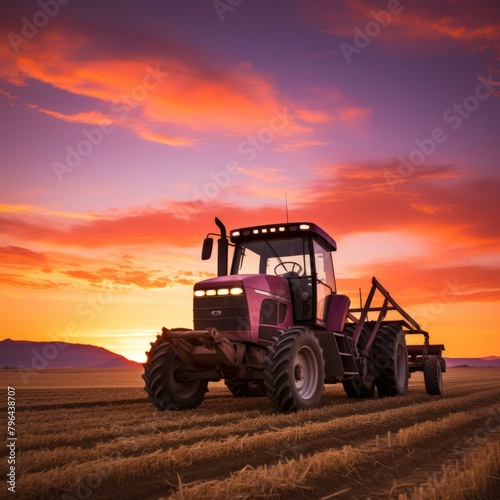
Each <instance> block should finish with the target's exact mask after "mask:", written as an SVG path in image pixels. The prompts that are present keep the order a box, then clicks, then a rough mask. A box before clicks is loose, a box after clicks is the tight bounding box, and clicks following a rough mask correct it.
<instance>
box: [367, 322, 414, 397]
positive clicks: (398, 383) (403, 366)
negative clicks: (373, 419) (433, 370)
mask: <svg viewBox="0 0 500 500" xmlns="http://www.w3.org/2000/svg"><path fill="white" fill-rule="evenodd" d="M374 363H375V372H376V379H375V385H376V386H377V392H378V395H379V397H381V398H383V397H386V396H406V394H408V374H409V370H408V347H407V346H406V339H405V334H404V332H403V330H402V329H401V327H400V326H399V325H396V324H393V325H386V326H381V327H380V329H379V331H378V333H377V337H376V338H375V343H374Z"/></svg>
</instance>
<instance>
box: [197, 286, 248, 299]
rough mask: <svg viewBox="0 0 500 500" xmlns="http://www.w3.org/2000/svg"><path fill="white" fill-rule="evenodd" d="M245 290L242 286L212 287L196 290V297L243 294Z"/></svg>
mask: <svg viewBox="0 0 500 500" xmlns="http://www.w3.org/2000/svg"><path fill="white" fill-rule="evenodd" d="M244 293H245V290H244V289H243V288H242V287H240V286H234V287H232V288H211V289H210V290H195V292H194V296H195V297H214V296H216V295H223V296H224V295H243V294H244Z"/></svg>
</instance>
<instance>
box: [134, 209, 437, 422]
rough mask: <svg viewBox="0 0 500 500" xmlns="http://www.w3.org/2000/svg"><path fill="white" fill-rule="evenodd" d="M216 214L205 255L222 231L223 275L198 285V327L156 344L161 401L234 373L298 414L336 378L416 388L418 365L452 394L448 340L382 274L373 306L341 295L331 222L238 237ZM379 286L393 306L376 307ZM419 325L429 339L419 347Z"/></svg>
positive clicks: (364, 394) (153, 395)
mask: <svg viewBox="0 0 500 500" xmlns="http://www.w3.org/2000/svg"><path fill="white" fill-rule="evenodd" d="M215 222H216V225H217V227H218V228H219V230H220V232H219V233H216V234H214V233H209V234H208V235H207V237H206V238H205V240H204V242H203V248H202V259H203V260H208V259H210V257H211V255H212V250H213V243H214V238H213V236H216V237H218V239H217V277H214V278H210V279H206V280H204V281H200V282H199V283H196V284H195V286H194V291H193V313H194V329H187V328H176V329H167V328H165V327H164V328H163V329H162V333H161V334H160V335H158V336H157V338H156V341H155V342H152V343H151V349H150V351H149V352H147V353H146V354H147V361H146V363H144V374H143V376H142V377H143V379H144V382H145V391H146V392H147V394H148V398H149V400H150V402H151V403H152V404H153V405H154V406H156V407H157V408H158V409H160V410H182V409H191V408H196V407H197V406H199V405H200V404H201V403H202V402H203V399H204V397H205V393H206V392H207V390H208V383H209V382H211V381H221V380H224V382H225V384H226V385H227V387H228V389H229V391H231V393H232V394H233V395H234V396H235V397H244V398H245V397H260V396H267V398H268V399H269V401H270V402H271V404H272V405H273V406H274V407H275V409H277V410H278V411H280V412H283V413H290V412H295V411H297V410H303V409H310V408H316V407H318V406H319V405H320V402H321V397H322V393H323V389H324V385H325V384H334V383H342V385H343V387H344V390H345V392H346V394H347V396H348V397H350V398H372V397H374V396H375V393H377V394H378V396H379V397H388V396H404V395H406V394H407V391H408V379H409V377H410V375H411V373H413V372H415V371H423V374H424V381H425V387H426V390H427V392H428V393H429V394H431V395H440V394H442V391H443V380H442V373H443V372H445V371H446V365H445V360H444V358H443V357H442V351H443V350H444V346H443V345H436V344H435V345H431V344H430V343H429V334H428V332H426V331H424V330H422V329H421V328H420V326H419V324H418V323H417V322H416V321H415V320H414V319H413V318H412V317H411V316H410V315H409V314H408V313H407V312H406V311H405V310H404V309H403V308H402V307H401V306H400V305H399V304H397V303H396V301H395V300H394V299H393V298H392V297H391V295H390V294H389V292H388V291H387V290H386V289H385V288H384V287H383V286H382V285H381V284H380V283H379V281H378V280H377V279H376V278H373V279H372V286H371V289H370V292H369V294H368V296H367V298H366V301H365V304H364V305H362V304H360V307H351V301H350V299H349V297H347V296H346V295H342V294H340V293H337V288H336V282H335V274H334V266H333V260H332V253H333V252H334V251H336V250H337V245H336V243H335V241H334V239H333V238H332V237H331V236H329V235H328V234H327V233H326V232H325V231H324V230H323V229H321V228H320V227H318V226H317V225H315V224H313V223H310V222H296V223H289V222H287V223H283V224H270V225H262V226H254V227H244V228H240V229H235V230H232V231H230V234H229V235H228V234H227V231H226V228H225V226H224V224H223V223H222V222H221V221H220V220H219V219H218V218H216V219H215ZM229 247H232V249H233V252H232V253H233V257H232V264H231V267H230V270H229V272H228V260H229V259H228V255H229ZM376 294H377V296H378V297H379V299H382V300H378V302H379V303H380V302H381V304H382V305H379V306H374V305H373V299H374V296H375V295H376ZM380 296H381V297H380ZM388 313H391V314H390V315H391V316H394V313H396V314H397V319H396V320H388V319H387V315H388ZM369 314H370V315H371V318H369ZM409 334H411V335H415V334H418V335H422V336H423V339H424V341H423V344H418V345H407V343H406V335H409Z"/></svg>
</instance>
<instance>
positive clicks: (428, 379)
mask: <svg viewBox="0 0 500 500" xmlns="http://www.w3.org/2000/svg"><path fill="white" fill-rule="evenodd" d="M424 382H425V390H426V391H427V393H428V394H430V395H431V396H441V394H443V373H442V371H441V362H440V361H439V358H427V359H426V360H425V362H424Z"/></svg>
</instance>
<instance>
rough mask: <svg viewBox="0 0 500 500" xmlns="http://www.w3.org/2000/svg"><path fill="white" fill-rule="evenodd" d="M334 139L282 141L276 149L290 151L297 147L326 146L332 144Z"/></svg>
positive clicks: (281, 151) (283, 151)
mask: <svg viewBox="0 0 500 500" xmlns="http://www.w3.org/2000/svg"><path fill="white" fill-rule="evenodd" d="M334 142H335V141H333V140H332V141H319V140H314V139H311V140H303V141H301V140H298V141H293V142H288V143H284V144H282V145H281V146H279V147H277V148H276V151H279V152H280V153H290V152H292V151H297V150H298V149H304V148H311V147H317V146H328V145H329V144H333V143H334Z"/></svg>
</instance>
